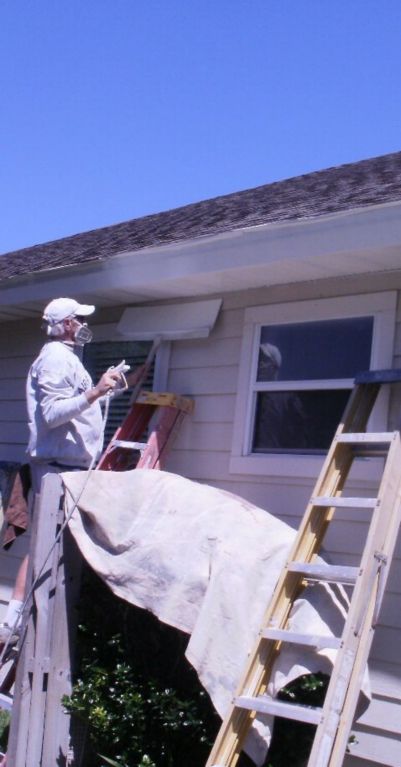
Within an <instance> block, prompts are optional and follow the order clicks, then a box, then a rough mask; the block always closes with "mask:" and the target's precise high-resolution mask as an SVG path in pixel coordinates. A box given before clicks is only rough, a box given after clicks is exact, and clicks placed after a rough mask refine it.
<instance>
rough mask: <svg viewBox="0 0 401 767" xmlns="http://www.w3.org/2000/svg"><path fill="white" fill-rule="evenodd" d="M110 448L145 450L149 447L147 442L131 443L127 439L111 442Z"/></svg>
mask: <svg viewBox="0 0 401 767" xmlns="http://www.w3.org/2000/svg"><path fill="white" fill-rule="evenodd" d="M110 447H112V448H115V447H120V448H122V449H123V450H145V447H147V443H146V442H129V440H126V439H113V440H112V441H111V442H110Z"/></svg>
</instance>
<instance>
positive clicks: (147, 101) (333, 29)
mask: <svg viewBox="0 0 401 767" xmlns="http://www.w3.org/2000/svg"><path fill="white" fill-rule="evenodd" d="M400 41H401V2H400V1H399V0H0V110H1V114H0V117H1V119H0V151H1V163H0V205H1V212H2V225H1V227H0V253H4V252H7V251H10V250H14V249H17V248H20V247H25V246H29V245H33V244H36V243H38V242H46V241H48V240H52V239H57V238H59V237H63V236H65V235H68V234H74V233H77V232H81V231H85V230H87V229H92V228H97V227H101V226H106V225H108V224H113V223H116V222H118V221H124V220H127V219H130V218H135V217H137V216H141V215H145V214H147V213H152V212H156V211H160V210H167V209H170V208H174V207H177V206H179V205H184V204H186V203H189V202H194V201H196V200H201V199H206V198H208V197H215V196H217V195H219V194H226V193H229V192H233V191H237V190H239V189H246V188H249V187H253V186H257V185H260V184H265V183H268V182H270V181H275V180H278V179H282V178H287V177H290V176H296V175H299V174H301V173H305V172H308V171H311V170H317V169H320V168H325V167H329V166H332V165H338V164H341V163H344V162H353V161H356V160H360V159H363V158H366V157H373V156H375V155H380V154H386V153H388V152H392V151H397V150H399V149H401V139H400V137H401V93H400V81H401V45H400Z"/></svg>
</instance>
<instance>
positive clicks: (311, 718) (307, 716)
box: [234, 695, 322, 724]
mask: <svg viewBox="0 0 401 767" xmlns="http://www.w3.org/2000/svg"><path fill="white" fill-rule="evenodd" d="M234 705H235V706H238V708H246V709H248V710H249V711H256V712H257V713H259V714H272V715H273V716H283V717H284V718H285V719H295V720H296V721H298V722H308V723H309V724H319V722H320V720H321V718H322V709H321V708H317V707H315V706H297V705H296V704H295V703H284V702H283V701H280V700H274V699H273V698H270V697H269V696H267V695H260V696H258V697H251V696H248V695H240V696H238V698H234Z"/></svg>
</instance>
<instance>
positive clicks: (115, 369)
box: [107, 360, 131, 392]
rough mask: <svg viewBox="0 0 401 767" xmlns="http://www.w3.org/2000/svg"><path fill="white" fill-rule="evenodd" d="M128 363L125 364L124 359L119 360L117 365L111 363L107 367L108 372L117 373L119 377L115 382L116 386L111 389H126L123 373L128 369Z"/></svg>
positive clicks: (126, 384)
mask: <svg viewBox="0 0 401 767" xmlns="http://www.w3.org/2000/svg"><path fill="white" fill-rule="evenodd" d="M130 367H131V366H130V365H127V364H126V362H125V360H121V362H120V363H119V364H118V365H112V366H111V367H110V368H108V370H107V372H108V373H119V378H118V380H117V382H116V387H115V389H113V391H114V392H115V391H122V390H124V389H128V383H127V379H126V377H125V373H127V372H128V370H130Z"/></svg>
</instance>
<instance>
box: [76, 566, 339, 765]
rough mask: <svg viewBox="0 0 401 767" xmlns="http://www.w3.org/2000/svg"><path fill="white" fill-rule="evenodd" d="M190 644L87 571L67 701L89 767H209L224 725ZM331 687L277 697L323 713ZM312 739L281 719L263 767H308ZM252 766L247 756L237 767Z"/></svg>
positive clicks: (313, 678) (312, 679)
mask: <svg viewBox="0 0 401 767" xmlns="http://www.w3.org/2000/svg"><path fill="white" fill-rule="evenodd" d="M187 641H188V637H187V636H186V635H185V634H183V633H181V632H179V631H176V630H175V629H172V628H171V627H169V626H166V625H165V624H162V623H160V622H159V621H158V620H156V618H154V616H152V615H150V614H149V613H147V612H145V611H144V610H139V609H137V608H134V607H132V606H130V605H128V604H127V603H126V602H123V601H122V600H119V599H117V598H116V597H114V596H113V595H112V594H111V593H110V592H109V590H108V589H107V588H106V587H105V586H104V585H103V584H102V582H101V581H100V580H99V579H98V578H97V577H96V576H95V575H94V574H93V573H92V572H90V571H89V570H88V571H86V573H85V578H84V587H83V592H82V604H81V625H80V630H79V642H78V646H79V656H80V657H79V668H78V674H77V679H76V682H75V685H74V689H73V694H72V696H71V698H69V699H67V700H65V701H64V703H65V706H66V708H67V709H68V710H69V711H71V712H72V713H73V714H74V715H75V716H76V717H78V718H79V719H80V720H81V721H83V722H84V723H85V724H86V726H87V730H88V735H89V740H90V744H91V748H90V749H89V751H87V753H86V754H85V759H84V764H85V767H108V765H111V766H112V767H177V765H180V764H187V763H189V762H190V763H191V767H204V765H205V763H206V761H207V758H208V755H209V751H210V748H211V745H212V743H213V741H214V739H215V736H216V734H217V731H218V728H219V724H220V720H219V718H218V716H217V714H216V713H215V711H214V709H213V706H212V704H211V702H210V699H209V697H208V695H207V694H206V693H205V691H204V690H203V688H202V687H201V685H200V683H199V681H198V678H197V676H196V674H195V672H194V670H193V669H192V668H191V666H190V665H189V664H188V662H187V661H186V659H185V657H184V651H185V647H186V644H187ZM326 686H327V678H326V677H325V676H323V675H321V674H317V675H308V676H304V677H301V678H300V679H297V680H296V681H295V682H293V683H292V684H291V685H288V687H286V688H285V689H284V690H282V691H281V692H280V693H279V696H278V697H279V698H280V699H282V700H287V701H291V702H297V703H303V704H305V705H313V706H319V705H321V704H322V701H323V699H324V694H325V690H326ZM313 733H314V727H313V725H307V724H302V723H299V722H292V721H291V722H290V721H289V720H288V719H287V720H284V719H279V718H276V720H275V725H274V731H273V739H272V744H271V747H270V749H269V754H268V757H267V759H266V763H265V767H289V765H291V767H304V765H305V764H306V763H307V758H308V754H309V749H310V745H311V742H312V739H313ZM100 755H101V756H100ZM251 765H252V762H251V761H250V760H249V759H248V758H247V757H246V756H245V755H244V754H243V755H241V758H240V760H239V762H238V767H250V766H251Z"/></svg>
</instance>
